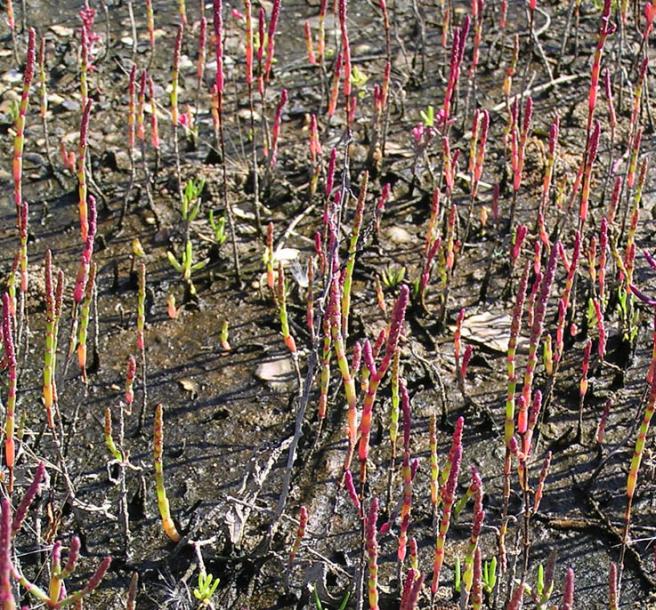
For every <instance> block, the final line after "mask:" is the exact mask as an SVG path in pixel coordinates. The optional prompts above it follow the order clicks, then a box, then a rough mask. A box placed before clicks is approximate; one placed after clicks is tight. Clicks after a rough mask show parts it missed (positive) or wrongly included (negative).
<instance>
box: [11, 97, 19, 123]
mask: <svg viewBox="0 0 656 610" xmlns="http://www.w3.org/2000/svg"><path fill="white" fill-rule="evenodd" d="M19 114H20V107H19V105H18V102H17V101H16V100H11V103H10V104H9V118H10V119H11V121H12V123H15V122H16V121H17V120H18V115H19Z"/></svg>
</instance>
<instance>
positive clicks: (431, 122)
mask: <svg viewBox="0 0 656 610" xmlns="http://www.w3.org/2000/svg"><path fill="white" fill-rule="evenodd" d="M419 116H421V120H422V121H423V122H424V127H434V126H435V108H434V107H433V106H431V105H428V106H427V107H426V111H424V110H420V111H419Z"/></svg>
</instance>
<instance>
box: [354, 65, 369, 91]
mask: <svg viewBox="0 0 656 610" xmlns="http://www.w3.org/2000/svg"><path fill="white" fill-rule="evenodd" d="M368 80H369V77H368V76H367V75H366V74H365V73H364V72H363V71H362V70H360V68H358V67H357V66H353V70H352V71H351V83H352V84H353V86H354V87H355V88H356V89H357V90H358V97H359V98H360V99H362V98H363V97H364V95H365V91H364V86H365V85H366V84H367V81H368Z"/></svg>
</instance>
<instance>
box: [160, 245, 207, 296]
mask: <svg viewBox="0 0 656 610" xmlns="http://www.w3.org/2000/svg"><path fill="white" fill-rule="evenodd" d="M166 257H167V258H168V261H169V263H170V264H171V267H173V268H174V269H175V270H176V271H177V272H178V273H180V274H182V279H183V280H184V281H185V282H187V283H188V284H189V289H190V291H191V294H192V295H195V294H196V288H195V286H194V283H193V282H192V281H191V274H192V273H194V271H200V270H201V269H203V268H204V267H205V266H206V265H207V263H208V262H209V259H207V258H206V259H203V260H202V261H198V262H197V263H194V252H193V246H192V245H191V240H189V241H187V243H186V245H185V249H184V250H183V251H182V256H181V258H180V260H178V259H177V258H176V256H175V254H173V252H171V251H170V250H169V251H168V252H167V253H166Z"/></svg>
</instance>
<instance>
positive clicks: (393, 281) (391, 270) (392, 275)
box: [382, 265, 405, 289]
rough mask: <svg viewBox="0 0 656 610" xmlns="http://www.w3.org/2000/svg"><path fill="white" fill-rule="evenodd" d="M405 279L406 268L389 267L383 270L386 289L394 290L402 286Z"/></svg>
mask: <svg viewBox="0 0 656 610" xmlns="http://www.w3.org/2000/svg"><path fill="white" fill-rule="evenodd" d="M404 278H405V267H400V266H398V265H388V266H387V268H386V269H383V273H382V280H383V284H384V285H385V287H386V288H390V289H394V288H396V287H397V286H399V285H400V284H401V282H402V281H403V279H404Z"/></svg>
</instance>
